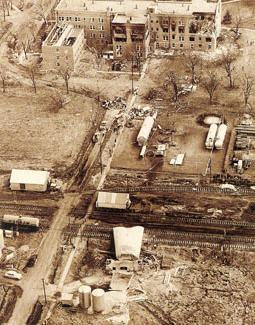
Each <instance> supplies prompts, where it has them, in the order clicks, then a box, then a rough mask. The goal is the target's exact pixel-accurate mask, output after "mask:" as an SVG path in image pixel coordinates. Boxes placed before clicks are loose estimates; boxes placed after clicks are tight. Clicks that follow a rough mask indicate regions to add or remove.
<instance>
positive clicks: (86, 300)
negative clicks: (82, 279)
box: [78, 285, 91, 309]
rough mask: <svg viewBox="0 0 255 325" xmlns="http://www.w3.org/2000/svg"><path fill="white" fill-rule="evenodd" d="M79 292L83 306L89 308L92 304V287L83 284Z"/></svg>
mask: <svg viewBox="0 0 255 325" xmlns="http://www.w3.org/2000/svg"><path fill="white" fill-rule="evenodd" d="M78 292H79V302H80V306H81V308H84V309H87V308H89V307H90V305H91V287H90V286H85V285H83V286H81V287H80V288H79V290H78Z"/></svg>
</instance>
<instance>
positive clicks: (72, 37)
mask: <svg viewBox="0 0 255 325" xmlns="http://www.w3.org/2000/svg"><path fill="white" fill-rule="evenodd" d="M83 45H84V31H83V29H75V28H74V27H73V26H72V25H70V24H68V25H67V24H56V25H55V26H54V28H53V29H52V30H51V32H50V33H49V35H48V37H47V38H46V40H45V41H44V42H43V45H42V56H43V69H45V70H54V69H60V68H67V67H68V68H69V69H70V70H74V69H75V65H76V63H77V62H78V60H79V57H80V54H81V52H82V48H83Z"/></svg>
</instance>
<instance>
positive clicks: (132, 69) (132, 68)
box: [131, 54, 134, 94]
mask: <svg viewBox="0 0 255 325" xmlns="http://www.w3.org/2000/svg"><path fill="white" fill-rule="evenodd" d="M131 71H132V77H131V78H132V90H131V92H132V94H133V93H134V55H133V54H132V67H131Z"/></svg>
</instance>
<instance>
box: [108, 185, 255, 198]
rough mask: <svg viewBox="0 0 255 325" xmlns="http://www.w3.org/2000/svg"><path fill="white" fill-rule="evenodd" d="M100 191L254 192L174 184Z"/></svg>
mask: <svg viewBox="0 0 255 325" xmlns="http://www.w3.org/2000/svg"><path fill="white" fill-rule="evenodd" d="M102 191H114V192H119V193H121V192H129V193H135V192H175V193H220V194H225V195H238V196H240V195H248V196H252V195H255V191H254V190H252V189H251V188H248V187H238V189H237V190H232V189H230V188H220V187H216V186H192V185H176V184H161V185H157V186H150V185H149V186H128V187H114V188H107V189H103V190H102Z"/></svg>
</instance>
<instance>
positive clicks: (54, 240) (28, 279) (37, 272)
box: [8, 194, 79, 325]
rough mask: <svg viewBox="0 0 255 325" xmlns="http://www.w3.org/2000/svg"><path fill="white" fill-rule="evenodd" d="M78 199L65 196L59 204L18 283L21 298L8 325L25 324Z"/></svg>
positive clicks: (70, 195)
mask: <svg viewBox="0 0 255 325" xmlns="http://www.w3.org/2000/svg"><path fill="white" fill-rule="evenodd" d="M78 199H79V195H77V194H66V195H65V197H64V199H63V200H62V201H61V202H60V209H59V210H58V213H57V215H56V216H55V219H54V221H53V224H52V226H51V229H50V230H49V232H48V233H47V235H46V236H45V239H44V241H43V243H42V246H41V248H40V251H39V255H38V259H37V263H36V264H35V266H34V267H33V268H31V269H30V270H29V271H28V273H27V274H26V275H25V276H24V277H23V279H22V281H21V282H20V286H21V287H22V289H23V294H22V297H21V298H20V299H18V301H17V303H16V306H15V309H14V311H13V314H12V317H11V319H10V321H9V323H8V324H10V325H24V324H26V320H27V319H28V317H29V315H30V313H31V311H32V309H33V306H34V304H35V303H36V301H37V299H38V296H39V295H41V294H42V293H43V288H42V279H43V278H44V279H45V280H46V281H47V277H48V275H49V272H50V269H51V265H52V261H53V258H54V257H55V254H56V252H57V248H58V246H59V242H60V237H61V234H62V230H63V228H64V227H65V225H66V224H67V223H68V218H67V215H68V213H69V211H70V209H71V208H72V206H73V205H74V204H75V203H77V200H78Z"/></svg>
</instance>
